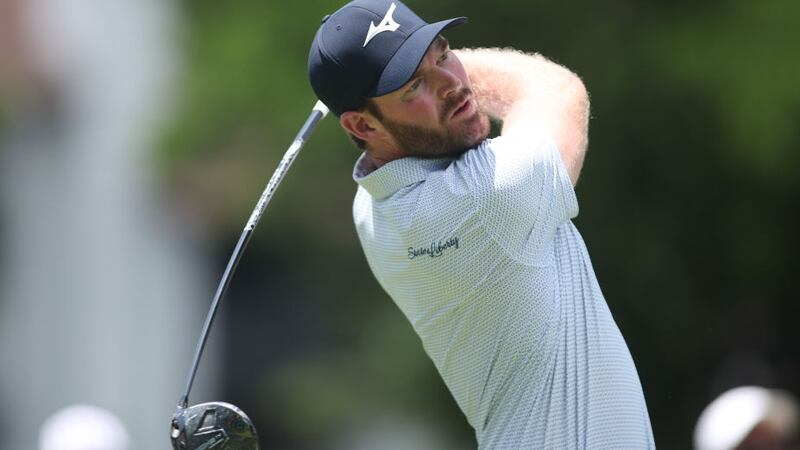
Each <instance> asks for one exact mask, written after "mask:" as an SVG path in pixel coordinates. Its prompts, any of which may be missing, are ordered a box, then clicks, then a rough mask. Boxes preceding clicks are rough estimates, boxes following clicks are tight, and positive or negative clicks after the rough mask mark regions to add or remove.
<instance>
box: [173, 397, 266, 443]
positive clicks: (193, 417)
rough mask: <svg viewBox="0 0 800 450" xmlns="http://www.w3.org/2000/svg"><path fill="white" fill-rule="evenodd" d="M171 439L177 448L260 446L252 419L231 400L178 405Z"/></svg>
mask: <svg viewBox="0 0 800 450" xmlns="http://www.w3.org/2000/svg"><path fill="white" fill-rule="evenodd" d="M171 428H172V429H171V432H170V439H171V440H172V448H173V449H175V450H258V435H257V433H256V428H255V426H253V422H252V421H251V420H250V418H249V417H247V414H245V413H244V411H242V410H241V409H239V408H237V407H236V406H234V405H231V404H230V403H224V402H209V403H201V404H199V405H194V406H190V407H188V408H178V410H177V411H176V412H175V415H173V416H172V427H171Z"/></svg>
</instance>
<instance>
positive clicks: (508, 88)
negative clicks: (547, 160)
mask: <svg viewBox="0 0 800 450" xmlns="http://www.w3.org/2000/svg"><path fill="white" fill-rule="evenodd" d="M455 54H456V56H458V58H459V59H460V60H461V62H462V64H464V68H465V69H466V71H467V75H468V76H469V78H470V82H471V83H472V89H473V91H474V92H475V96H476V97H477V100H478V104H479V105H480V106H481V108H482V109H483V110H484V112H486V113H487V114H489V115H490V116H492V117H494V118H497V119H499V120H502V121H503V128H502V131H501V134H502V135H503V136H513V137H517V138H520V139H526V138H529V137H531V136H532V135H533V134H535V133H541V132H545V133H548V134H549V135H550V136H551V137H552V138H553V139H554V140H555V142H556V145H557V146H558V149H559V152H560V153H561V160H562V161H563V163H564V166H565V167H566V169H567V172H568V173H569V176H570V179H571V180H572V184H573V186H574V185H575V184H576V183H577V182H578V175H579V174H580V171H581V167H582V166H583V157H584V155H585V154H586V148H587V146H588V142H589V135H588V133H589V96H588V94H587V92H586V88H585V87H584V85H583V82H582V81H581V79H580V78H578V76H577V75H575V74H574V73H572V72H570V71H569V70H568V69H566V68H565V67H562V66H560V65H558V64H555V63H553V62H551V61H549V60H547V59H546V58H544V57H543V56H541V55H538V54H533V55H529V54H525V53H522V52H519V51H516V50H512V49H496V48H494V49H462V50H456V51H455Z"/></svg>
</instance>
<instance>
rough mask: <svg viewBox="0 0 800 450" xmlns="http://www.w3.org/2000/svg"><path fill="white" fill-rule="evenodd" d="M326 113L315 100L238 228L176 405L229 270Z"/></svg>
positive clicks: (189, 381) (189, 387) (184, 399)
mask: <svg viewBox="0 0 800 450" xmlns="http://www.w3.org/2000/svg"><path fill="white" fill-rule="evenodd" d="M327 114H328V108H327V107H326V106H325V105H324V104H323V103H322V102H320V101H318V102H317V103H316V104H315V105H314V110H313V111H312V112H311V115H309V116H308V119H306V122H305V123H304V124H303V127H302V128H300V131H299V132H298V133H297V137H295V139H294V141H293V142H292V145H291V146H289V149H288V150H286V153H285V154H284V155H283V159H281V162H280V164H278V168H277V169H275V173H273V174H272V177H271V178H270V180H269V183H267V187H266V188H265V189H264V192H263V193H262V194H261V198H259V200H258V203H257V204H256V207H255V209H254V210H253V212H252V214H250V219H249V220H248V221H247V225H245V227H244V231H242V235H241V236H240V237H239V242H237V243H236V247H235V248H234V249H233V253H232V254H231V258H230V260H229V261H228V266H227V267H226V268H225V272H224V273H223V274H222V279H221V280H220V282H219V286H218V287H217V292H216V294H215V295H214V300H213V301H212V302H211V309H210V310H209V311H208V316H206V321H205V324H204V325H203V331H202V332H201V333H200V339H199V340H198V341H197V348H196V349H195V353H194V360H193V361H192V367H191V369H190V370H189V377H188V378H187V380H186V390H185V391H184V393H183V396H182V397H181V398H180V400H179V402H178V406H179V407H182V408H185V407H187V406H188V405H189V392H190V391H191V390H192V384H193V383H194V378H195V375H196V374H197V367H198V365H199V364H200V357H201V356H202V355H203V349H204V348H205V346H206V340H207V339H208V332H209V330H210V329H211V325H212V324H213V323H214V318H215V317H216V315H217V309H218V308H219V303H220V300H221V299H222V296H224V295H225V291H227V290H228V285H229V284H230V281H231V277H232V275H233V272H234V271H235V270H236V266H237V265H238V264H239V260H240V259H241V257H242V252H243V251H244V249H245V247H247V243H248V242H250V237H251V236H252V234H253V230H254V229H255V227H256V225H258V222H259V220H261V215H262V214H264V210H265V209H266V208H267V205H268V204H269V201H270V200H271V199H272V195H273V194H274V193H275V190H276V189H277V188H278V185H279V184H280V183H281V181H282V180H283V177H284V176H285V175H286V172H287V171H288V170H289V167H291V165H292V163H293V162H294V160H295V158H296V157H297V154H298V153H299V152H300V149H301V148H303V145H305V143H306V141H307V140H308V138H309V137H310V136H311V133H312V132H313V131H314V128H316V126H317V124H318V123H319V121H320V120H322V119H323V118H324V117H325V116H326V115H327Z"/></svg>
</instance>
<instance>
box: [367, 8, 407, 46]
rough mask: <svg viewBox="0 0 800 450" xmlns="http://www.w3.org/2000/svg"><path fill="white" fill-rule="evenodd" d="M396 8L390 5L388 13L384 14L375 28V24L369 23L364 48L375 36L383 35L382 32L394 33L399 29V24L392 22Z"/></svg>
mask: <svg viewBox="0 0 800 450" xmlns="http://www.w3.org/2000/svg"><path fill="white" fill-rule="evenodd" d="M395 8H397V5H395V4H394V3H392V6H390V7H389V11H387V12H386V15H385V16H383V20H381V23H380V24H379V25H378V26H375V22H370V23H369V33H367V40H365V41H364V47H366V46H367V44H368V43H369V41H371V40H372V38H374V37H375V36H376V35H378V34H380V33H383V32H384V31H396V30H397V29H398V28H400V24H399V23H397V22H395V21H394V17H392V14H394V10H395Z"/></svg>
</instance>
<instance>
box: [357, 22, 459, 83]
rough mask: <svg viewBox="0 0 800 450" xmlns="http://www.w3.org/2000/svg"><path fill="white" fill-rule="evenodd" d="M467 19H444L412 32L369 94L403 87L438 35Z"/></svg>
mask: <svg viewBox="0 0 800 450" xmlns="http://www.w3.org/2000/svg"><path fill="white" fill-rule="evenodd" d="M466 21H467V18H466V17H456V18H455V19H448V20H442V21H441V22H435V23H430V24H428V25H425V26H423V27H422V28H420V29H419V30H417V31H415V32H414V33H413V34H411V36H409V37H408V39H406V41H405V42H404V43H403V45H402V46H401V47H400V48H399V49H398V50H397V52H396V53H395V54H394V56H392V59H390V60H389V63H388V64H386V67H385V68H384V69H383V73H382V74H381V76H380V78H379V79H378V83H377V85H376V86H375V89H374V90H373V91H372V93H370V94H369V95H368V96H369V97H379V96H381V95H386V94H388V93H390V92H394V91H396V90H398V89H400V88H401V87H403V85H404V84H406V83H407V82H408V80H410V79H411V77H412V76H413V75H414V72H416V71H417V67H419V65H420V63H421V62H422V58H423V57H424V56H425V53H427V52H428V47H430V46H431V43H432V42H433V40H434V39H436V36H438V35H439V33H441V32H442V31H443V30H446V29H448V28H452V27H454V26H457V25H461V24H463V23H465V22H466Z"/></svg>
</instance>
